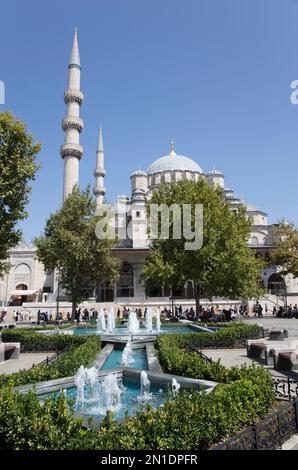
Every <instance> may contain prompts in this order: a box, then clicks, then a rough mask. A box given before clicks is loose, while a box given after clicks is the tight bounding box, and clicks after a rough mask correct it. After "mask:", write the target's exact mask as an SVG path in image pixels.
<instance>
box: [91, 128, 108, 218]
mask: <svg viewBox="0 0 298 470" xmlns="http://www.w3.org/2000/svg"><path fill="white" fill-rule="evenodd" d="M105 174H106V172H105V169H104V148H103V141H102V129H101V127H100V128H99V134H98V144H97V151H96V168H95V170H94V176H95V186H94V188H93V193H94V195H95V201H96V209H98V207H99V206H100V205H101V204H102V203H103V201H104V196H105V193H106V188H105V187H104V177H105Z"/></svg>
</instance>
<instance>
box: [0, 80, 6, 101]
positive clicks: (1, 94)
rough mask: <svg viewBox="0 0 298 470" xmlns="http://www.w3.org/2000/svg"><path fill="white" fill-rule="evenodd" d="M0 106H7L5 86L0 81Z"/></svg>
mask: <svg viewBox="0 0 298 470" xmlns="http://www.w3.org/2000/svg"><path fill="white" fill-rule="evenodd" d="M0 104H5V85H4V82H2V80H0Z"/></svg>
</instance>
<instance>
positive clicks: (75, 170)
mask: <svg viewBox="0 0 298 470" xmlns="http://www.w3.org/2000/svg"><path fill="white" fill-rule="evenodd" d="M80 81H81V64H80V54H79V45H78V34H77V28H76V29H75V33H74V38H73V45H72V51H71V55H70V60H69V64H68V89H67V90H66V92H65V93H64V102H65V104H66V105H67V115H66V117H65V118H64V119H63V121H62V129H63V130H64V132H65V142H64V145H62V146H61V149H60V154H61V157H62V158H63V160H64V187H63V202H64V201H65V199H66V198H67V196H68V195H69V194H70V193H71V192H72V190H73V188H74V186H75V185H78V184H79V160H80V159H81V157H82V155H83V147H82V146H81V145H80V133H81V132H82V130H83V128H84V123H83V121H82V119H81V118H80V106H81V104H82V102H83V99H84V95H83V93H82V92H81V90H80Z"/></svg>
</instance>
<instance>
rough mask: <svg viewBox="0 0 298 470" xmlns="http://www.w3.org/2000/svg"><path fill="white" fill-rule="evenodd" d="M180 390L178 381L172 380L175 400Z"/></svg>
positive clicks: (172, 393)
mask: <svg viewBox="0 0 298 470" xmlns="http://www.w3.org/2000/svg"><path fill="white" fill-rule="evenodd" d="M179 389H180V383H179V382H177V380H176V379H172V387H171V395H172V398H174V397H175V395H176V394H177V393H178V392H179Z"/></svg>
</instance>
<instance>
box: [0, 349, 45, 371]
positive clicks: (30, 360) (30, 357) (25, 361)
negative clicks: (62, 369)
mask: <svg viewBox="0 0 298 470" xmlns="http://www.w3.org/2000/svg"><path fill="white" fill-rule="evenodd" d="M53 354H54V353H53V352H48V353H47V352H45V353H22V354H21V355H20V358H19V359H9V360H8V361H5V362H0V374H12V373H13V372H18V371H20V370H24V369H25V370H28V369H30V368H31V367H32V366H33V365H36V364H38V363H39V362H42V361H44V360H45V359H46V358H47V357H51V356H52V355H53Z"/></svg>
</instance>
